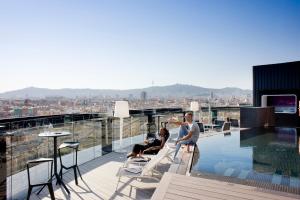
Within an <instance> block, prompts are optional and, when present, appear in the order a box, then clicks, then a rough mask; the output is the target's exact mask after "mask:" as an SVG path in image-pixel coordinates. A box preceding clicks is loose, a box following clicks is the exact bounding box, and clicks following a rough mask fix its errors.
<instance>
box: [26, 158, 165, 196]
mask: <svg viewBox="0 0 300 200" xmlns="http://www.w3.org/2000/svg"><path fill="white" fill-rule="evenodd" d="M124 161H125V154H120V153H109V154H107V155H105V156H102V157H100V158H99V159H95V160H92V161H90V162H88V163H86V164H84V165H81V166H79V168H80V171H81V173H82V176H83V181H82V180H81V179H80V178H79V180H78V182H79V184H78V186H77V185H75V180H74V176H73V172H72V171H71V170H70V171H69V172H67V173H66V174H64V176H63V178H64V182H65V183H66V185H67V187H68V188H69V190H70V192H71V194H70V195H67V193H66V192H65V191H64V190H63V189H62V188H61V187H59V186H55V184H53V186H54V187H55V188H54V190H55V191H54V195H55V198H56V199H58V200H59V199H72V200H73V199H74V200H99V199H100V200H101V199H150V198H151V196H152V195H153V193H154V190H155V187H156V186H157V185H158V183H157V182H153V181H152V182H149V181H151V180H140V181H137V180H135V179H134V180H129V179H128V178H125V177H123V178H122V179H121V181H122V182H120V184H119V187H118V188H119V189H118V190H117V192H116V191H115V189H116V185H117V181H118V178H117V176H116V174H117V171H118V169H119V167H121V166H122V165H123V163H124ZM168 167H169V164H168V162H167V160H166V163H165V164H164V162H163V163H162V165H160V166H159V167H158V170H159V171H164V170H165V171H167V170H168ZM147 181H148V182H147ZM30 199H33V200H35V199H43V200H48V199H50V195H49V193H48V189H47V188H45V189H44V190H43V191H42V192H41V194H39V195H36V194H35V193H32V195H31V198H30Z"/></svg>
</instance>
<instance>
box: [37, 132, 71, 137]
mask: <svg viewBox="0 0 300 200" xmlns="http://www.w3.org/2000/svg"><path fill="white" fill-rule="evenodd" d="M67 135H71V133H70V132H68V131H54V132H50V131H48V132H47V131H46V132H42V133H40V134H39V136H40V137H61V136H67Z"/></svg>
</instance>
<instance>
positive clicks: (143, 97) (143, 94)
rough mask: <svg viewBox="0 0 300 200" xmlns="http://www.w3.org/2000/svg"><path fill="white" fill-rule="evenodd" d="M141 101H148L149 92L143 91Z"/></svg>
mask: <svg viewBox="0 0 300 200" xmlns="http://www.w3.org/2000/svg"><path fill="white" fill-rule="evenodd" d="M141 100H142V101H146V100H147V92H146V91H142V92H141Z"/></svg>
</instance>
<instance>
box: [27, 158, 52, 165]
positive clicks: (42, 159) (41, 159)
mask: <svg viewBox="0 0 300 200" xmlns="http://www.w3.org/2000/svg"><path fill="white" fill-rule="evenodd" d="M51 161H52V162H53V159H52V158H37V159H34V160H28V161H27V162H26V164H34V163H42V162H51Z"/></svg>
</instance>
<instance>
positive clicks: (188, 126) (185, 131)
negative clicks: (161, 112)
mask: <svg viewBox="0 0 300 200" xmlns="http://www.w3.org/2000/svg"><path fill="white" fill-rule="evenodd" d="M185 119H186V122H180V121H173V120H171V121H169V122H170V123H174V124H177V125H180V129H179V134H178V138H177V141H176V143H175V144H176V151H175V155H174V159H175V157H176V155H177V153H178V151H179V149H180V147H181V145H182V144H196V142H197V140H198V138H199V135H200V129H199V126H198V124H197V123H196V122H194V121H193V113H191V112H189V113H187V114H186V115H185Z"/></svg>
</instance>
